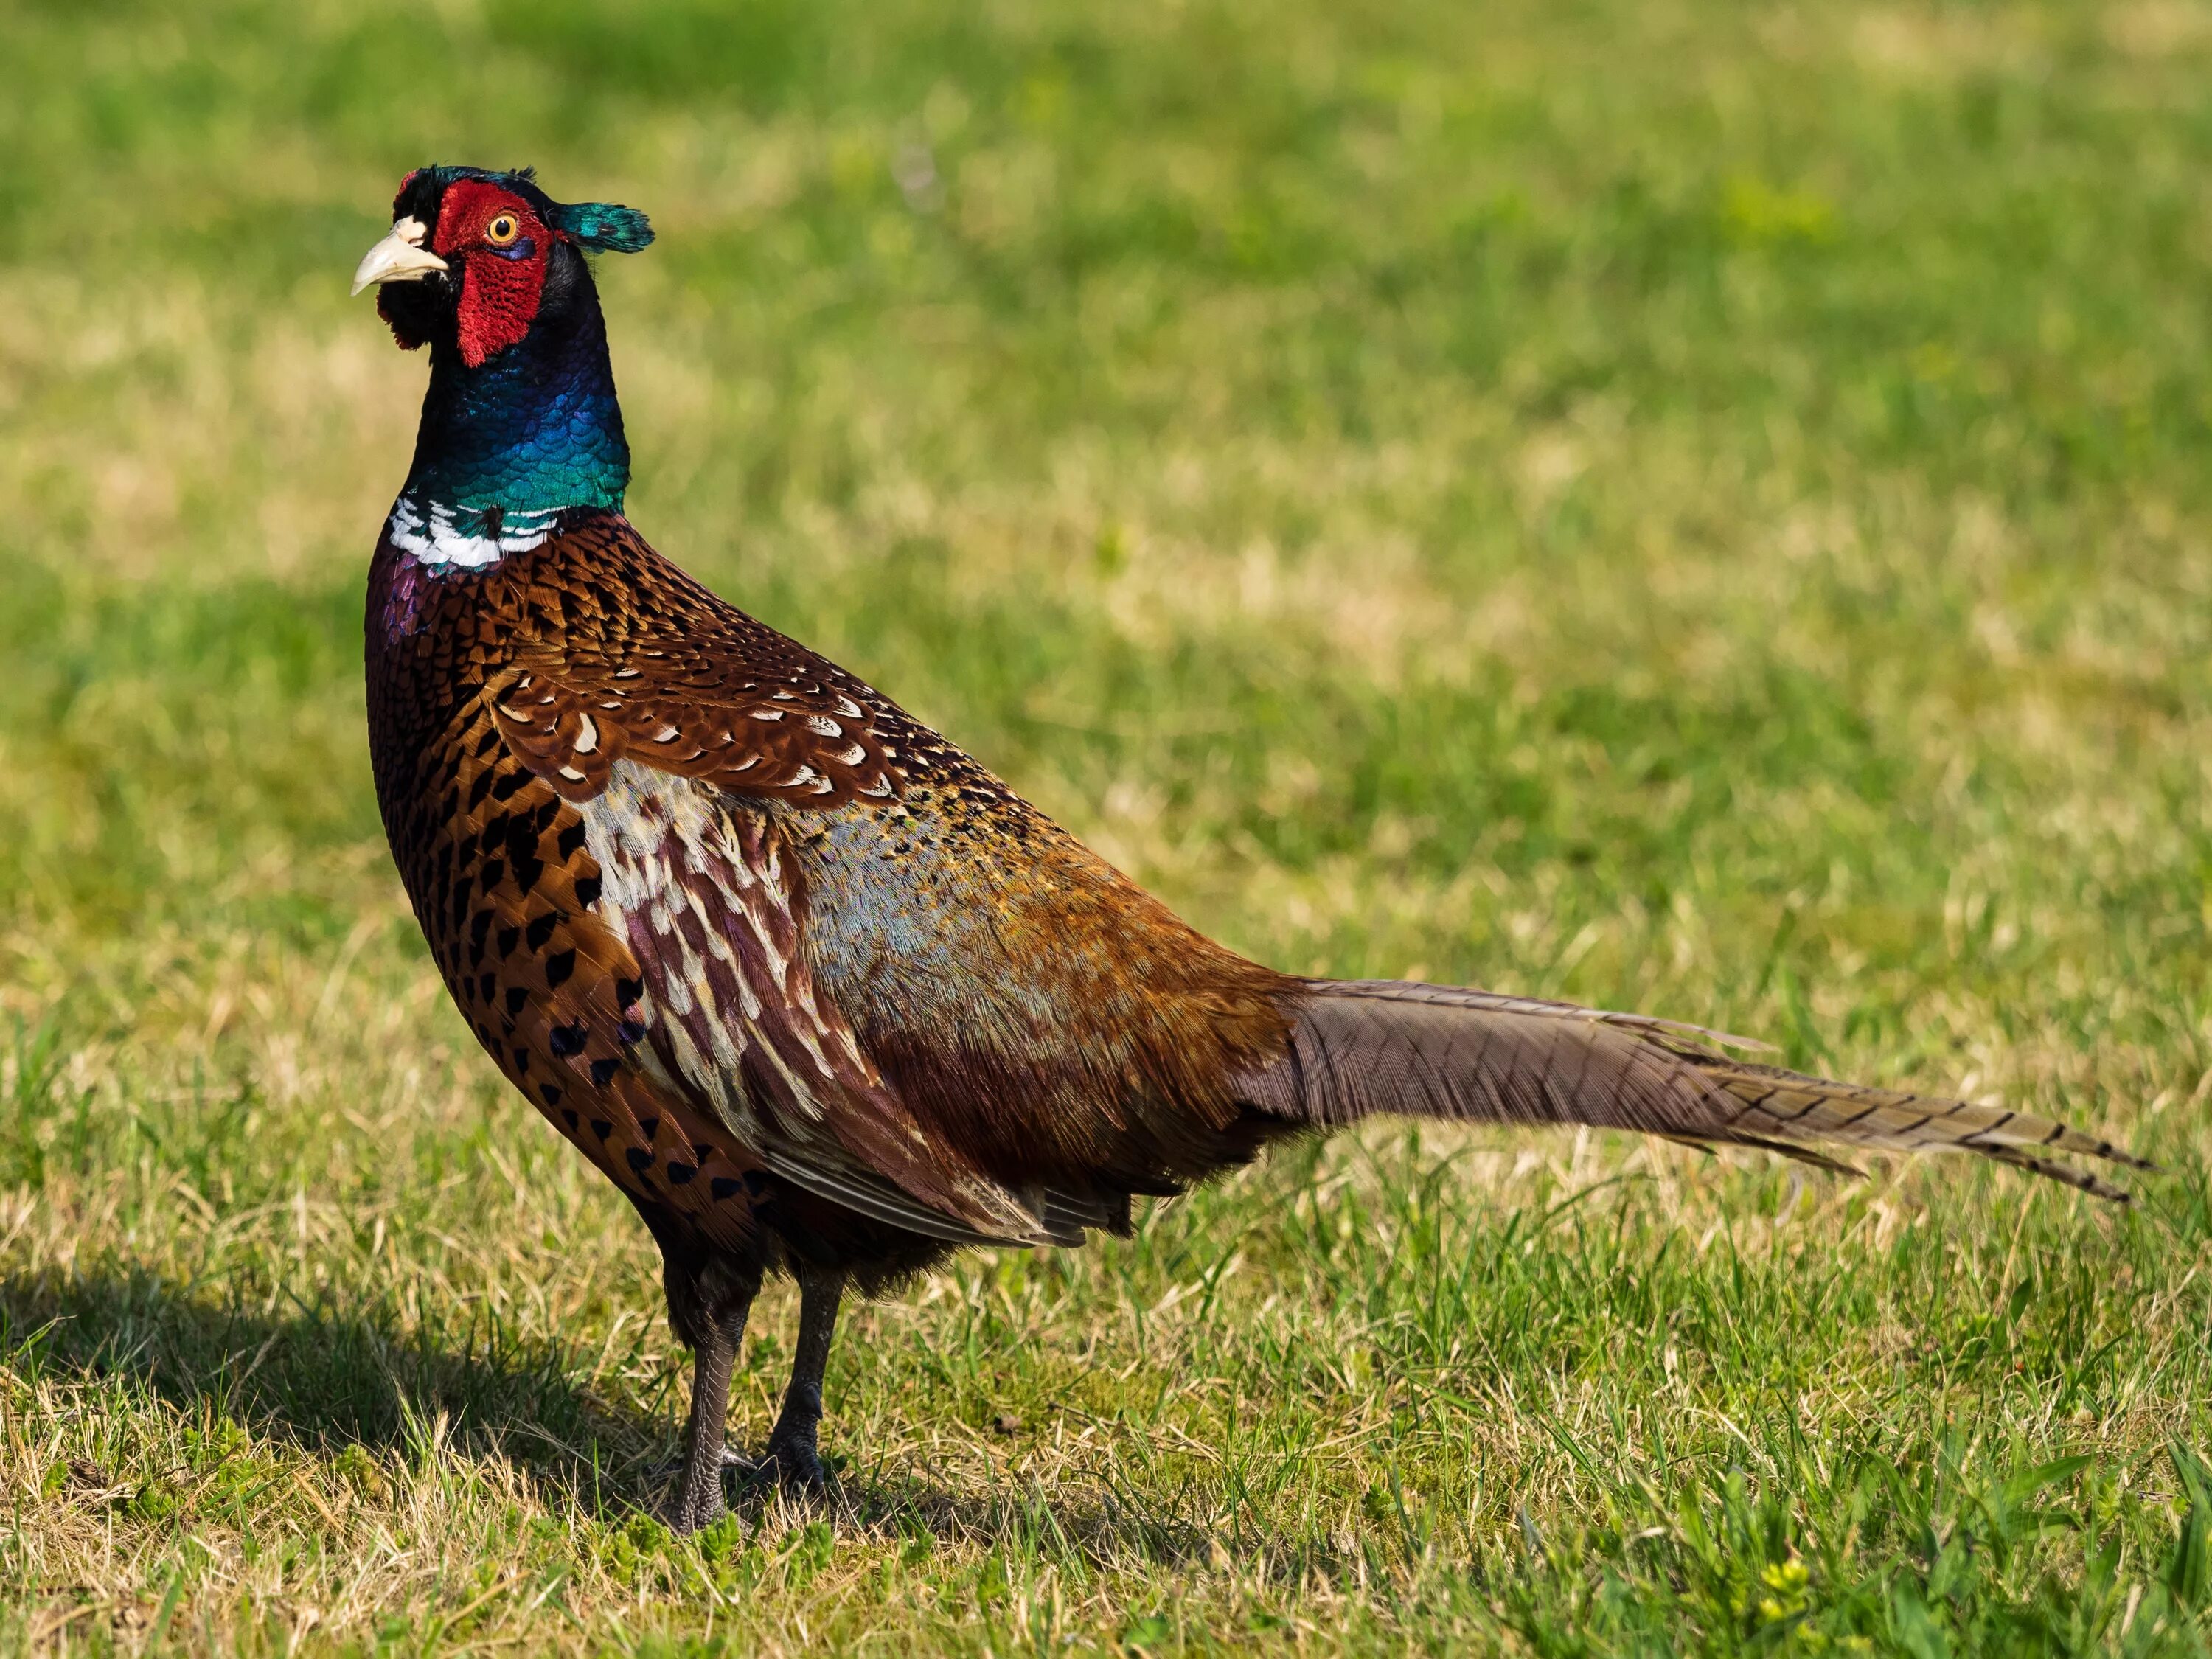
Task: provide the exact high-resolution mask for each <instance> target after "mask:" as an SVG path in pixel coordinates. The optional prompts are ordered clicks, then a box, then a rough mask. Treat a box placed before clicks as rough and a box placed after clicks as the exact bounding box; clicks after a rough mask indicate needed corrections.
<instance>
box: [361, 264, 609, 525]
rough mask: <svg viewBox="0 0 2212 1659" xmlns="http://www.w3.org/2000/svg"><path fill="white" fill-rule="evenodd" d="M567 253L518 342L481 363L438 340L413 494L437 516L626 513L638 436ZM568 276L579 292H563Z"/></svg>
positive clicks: (578, 270) (581, 273)
mask: <svg viewBox="0 0 2212 1659" xmlns="http://www.w3.org/2000/svg"><path fill="white" fill-rule="evenodd" d="M560 252H561V254H562V255H564V256H565V257H564V258H558V259H557V260H556V268H555V273H554V276H553V277H550V278H549V281H548V283H547V289H548V290H549V291H548V293H547V295H546V301H547V303H546V304H545V305H544V307H543V308H542V309H541V310H540V311H539V313H538V318H537V319H536V321H535V322H534V323H533V324H532V327H531V330H530V331H529V333H528V334H527V335H526V336H525V337H523V338H522V339H521V340H520V342H518V343H516V344H514V345H513V346H510V347H508V348H507V349H506V350H504V351H501V352H500V353H499V354H497V355H496V356H493V357H490V358H489V359H487V360H486V361H485V362H483V364H482V365H480V366H479V367H477V368H471V367H469V365H468V363H467V362H465V361H464V359H463V357H462V355H461V353H460V351H459V349H457V348H456V347H455V346H454V345H453V344H452V343H450V341H445V340H441V341H439V342H437V343H435V344H434V345H433V347H432V349H431V359H430V386H429V390H428V392H426V393H425V394H424V396H423V398H422V427H421V428H420V430H419V431H418V432H417V434H416V440H415V464H414V465H413V466H412V467H411V468H410V470H409V471H408V474H407V483H406V486H405V488H404V490H403V491H402V492H401V501H402V503H403V504H405V503H407V502H409V501H412V502H413V503H414V505H415V509H416V513H417V515H418V516H419V517H421V518H422V519H424V520H425V521H427V520H428V515H429V513H430V511H431V509H432V507H434V506H435V507H442V508H444V509H446V510H447V513H451V514H470V513H475V514H483V513H485V512H486V510H487V509H496V510H497V511H498V512H499V513H500V514H501V516H502V517H504V518H507V519H509V520H513V519H517V518H522V517H527V516H533V515H534V516H540V517H542V516H546V515H550V513H552V512H554V511H556V510H557V509H559V508H562V507H603V508H605V509H608V510H610V511H613V512H620V511H621V510H622V504H623V491H624V489H627V488H628V486H629V441H628V439H626V438H625V437H624V436H623V418H622V405H621V404H620V403H619V402H618V401H617V399H616V397H615V377H614V370H613V368H612V367H611V365H610V363H609V362H608V359H607V331H606V323H605V319H604V318H603V317H602V316H601V315H600V312H599V294H598V292H597V290H596V289H594V288H593V286H592V278H591V273H590V271H589V270H587V269H586V267H585V264H584V260H583V256H582V255H581V254H580V253H577V252H575V251H574V250H573V249H570V248H565V247H564V248H562V250H561V251H560ZM562 267H566V268H565V269H562ZM556 278H557V279H559V280H558V286H559V287H560V288H562V289H566V290H567V291H566V292H562V293H559V294H558V295H556V294H555V293H554V292H553V291H552V290H554V289H555V288H556ZM394 520H395V523H396V522H397V520H398V513H397V512H395V513H394ZM498 534H499V532H498V531H497V529H496V528H495V529H494V531H493V536H494V538H495V539H496V538H497V536H498Z"/></svg>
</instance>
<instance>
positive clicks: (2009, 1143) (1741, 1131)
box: [1238, 980, 2154, 1203]
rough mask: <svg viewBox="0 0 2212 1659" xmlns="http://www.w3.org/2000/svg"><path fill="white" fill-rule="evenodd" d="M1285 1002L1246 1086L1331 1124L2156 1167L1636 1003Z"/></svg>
mask: <svg viewBox="0 0 2212 1659" xmlns="http://www.w3.org/2000/svg"><path fill="white" fill-rule="evenodd" d="M1284 1012H1285V1013H1286V1014H1288V1015H1289V1016H1290V1017H1291V1019H1292V1021H1293V1022H1294V1030H1293V1033H1292V1036H1291V1048H1290V1051H1289V1052H1288V1053H1287V1054H1285V1056H1284V1057H1283V1058H1282V1059H1281V1060H1278V1061H1277V1062H1276V1063H1275V1064H1273V1066H1269V1067H1267V1069H1266V1070H1264V1071H1261V1072H1258V1073H1253V1074H1250V1075H1249V1076H1247V1077H1245V1078H1243V1079H1240V1081H1239V1085H1238V1093H1239V1095H1240V1096H1241V1097H1243V1099H1245V1100H1247V1101H1248V1102H1249V1103H1250V1104H1251V1105H1252V1106H1253V1107H1254V1108H1255V1109H1257V1110H1258V1111H1260V1112H1261V1113H1264V1114H1266V1115H1268V1116H1270V1117H1273V1118H1277V1119H1279V1120H1282V1121H1287V1122H1292V1123H1301V1124H1311V1125H1313V1126H1314V1127H1317V1128H1337V1127H1342V1126H1343V1125H1345V1124H1348V1123H1352V1122H1356V1121H1358V1120H1360V1119H1362V1118H1365V1117H1370V1116H1374V1115H1386V1114H1387V1115H1400V1116H1407V1117H1431V1118H1443V1119H1449V1120H1455V1121H1463V1122H1471V1123H1579V1124H1589V1125H1590V1126H1591V1127H1596V1128H1606V1129H1636V1130H1641V1131H1642V1132H1644V1133H1647V1134H1656V1135H1662V1136H1665V1137H1666V1138H1668V1139H1673V1140H1680V1141H1687V1142H1690V1143H1692V1144H1693V1145H1698V1146H1761V1147H1765V1148H1766V1149H1768V1150H1769V1151H1772V1152H1783V1153H1785V1154H1787V1155H1788V1156H1790V1157H1791V1158H1802V1159H1804V1160H1806V1161H1808V1162H1810V1163H1814V1164H1823V1165H1826V1167H1829V1168H1832V1169H1837V1170H1845V1171H1848V1172H1849V1173H1852V1174H1857V1171H1856V1170H1851V1169H1850V1165H1848V1164H1839V1163H1838V1162H1836V1161H1835V1160H1834V1159H1832V1158H1828V1157H1826V1156H1824V1155H1823V1154H1822V1153H1821V1152H1819V1151H1817V1150H1815V1149H1816V1147H1817V1146H1820V1145H1823V1144H1825V1145H1828V1146H1842V1147H1864V1148H1867V1149H1868V1150H1869V1151H1883V1152H1978V1153H1979V1154H1980V1155H1981V1156H1983V1157H1984V1158H1994V1159H1995V1160H1996V1161H1997V1162H1998V1163H2000V1164H2012V1165H2013V1166H2014V1167H2015V1168H2017V1169H2021V1170H2030V1171H2032V1172H2033V1173H2034V1174H2036V1175H2039V1176H2048V1177H2049V1178H2050V1179H2051V1180H2053V1181H2060V1182H2065V1183H2066V1184H2067V1185H2068V1186H2070V1187H2078V1188H2081V1190H2082V1191H2083V1192H2086V1193H2093V1194H2096V1195H2097V1196H2098V1197H2100V1198H2106V1199H2112V1200H2117V1201H2118V1202H2120V1203H2126V1202H2127V1201H2128V1194H2126V1193H2125V1192H2124V1191H2122V1190H2121V1189H2120V1188H2117V1187H2114V1186H2112V1184H2110V1183H2109V1182H2105V1181H2102V1180H2100V1179H2099V1178H2098V1177H2097V1176H2094V1175H2093V1174H2091V1173H2090V1172H2089V1171H2087V1170H2083V1169H2080V1168H2078V1167H2076V1166H2075V1165H2074V1164H2069V1163H2066V1162H2063V1161H2061V1158H2060V1156H2059V1155H2069V1156H2072V1157H2077V1158H2097V1159H2102V1160H2104V1161H2105V1162H2106V1163H2110V1164H2124V1165H2127V1166H2128V1167H2130V1168H2133V1169H2139V1170H2148V1169H2151V1168H2153V1167H2154V1165H2152V1164H2148V1163H2147V1162H2145V1161H2144V1160H2143V1159H2142V1158H2136V1157H2135V1156H2134V1155H2133V1154H2132V1153H2130V1152H2126V1151H2125V1150H2124V1149H2123V1148H2121V1147H2118V1146H2114V1145H2113V1144H2112V1142H2110V1141H2107V1140H2100V1139H2096V1138H2095V1137H2094V1136H2092V1135H2086V1134H2082V1133H2080V1132H2079V1131H2077V1130H2075V1129H2071V1128H2069V1127H2067V1126H2066V1125H2064V1124H2063V1123H2054V1122H2052V1121H2050V1120H2049V1119H2047V1118H2039V1117H2030V1116H2028V1115H2026V1114H2024V1113H2020V1112H2009V1111H2006V1110H2004V1109H2002V1108H2000V1107H1994V1106H1974V1105H1970V1104H1968V1103H1966V1102H1965V1101H1959V1100H1940V1099H1930V1098H1928V1097H1922V1096H1918V1095H1910V1094H1902V1093H1899V1092H1898V1091H1894V1090H1889V1089H1867V1088H1861V1087H1859V1086H1857V1085H1854V1084H1849V1083H1832V1082H1829V1081H1827V1080H1826V1079H1822V1078H1816V1077H1808V1076H1805V1075H1804V1074H1802V1073H1797V1072H1790V1071H1785V1070H1784V1069H1783V1068H1782V1067H1780V1066H1761V1065H1755V1064H1753V1063H1751V1062H1748V1061H1745V1060H1737V1059H1735V1058H1733V1057H1732V1056H1730V1055H1729V1054H1725V1053H1723V1050H1722V1048H1721V1047H1720V1046H1719V1045H1722V1044H1727V1043H1740V1042H1741V1039H1739V1038H1732V1037H1727V1036H1723V1035H1721V1034H1720V1033H1718V1032H1714V1031H1708V1030H1703V1029H1702V1028H1699V1027H1697V1026H1691V1025H1677V1024H1672V1023H1671V1022H1669V1021H1666V1020H1661V1019H1653V1018H1648V1017H1646V1016H1644V1015H1640V1014H1611V1013H1602V1012H1598V1011H1597V1010H1595V1009H1590V1008H1577V1007H1576V1006H1573V1005H1571V1004H1569V1003H1561V1002H1540V1001H1535V1000H1531V999H1528V998H1523V997H1506V996H1498V995H1495V994H1492V993H1490V992H1487V991H1475V990H1464V989H1462V988H1460V987H1456V986H1448V985H1415V984H1406V983H1400V982H1398V981H1391V980H1376V981H1334V980H1306V981H1299V982H1298V984H1297V989H1296V990H1294V991H1293V992H1292V993H1291V995H1290V997H1289V998H1288V1000H1286V1001H1285V1005H1284Z"/></svg>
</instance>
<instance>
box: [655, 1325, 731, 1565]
mask: <svg viewBox="0 0 2212 1659" xmlns="http://www.w3.org/2000/svg"><path fill="white" fill-rule="evenodd" d="M751 1311H752V1296H751V1294H750V1291H748V1292H747V1293H746V1294H745V1295H744V1296H743V1297H738V1298H735V1299H733V1300H732V1302H730V1303H729V1304H726V1305H725V1306H724V1307H723V1308H722V1309H721V1310H719V1311H718V1312H717V1313H716V1314H715V1315H714V1316H712V1317H711V1318H710V1319H708V1321H707V1322H705V1325H704V1328H703V1329H702V1332H701V1334H700V1338H699V1341H698V1343H697V1345H696V1347H695V1349H694V1350H693V1358H692V1370H691V1420H690V1424H689V1425H687V1426H686V1428H685V1430H684V1469H683V1473H682V1474H681V1475H680V1476H679V1477H678V1480H677V1484H676V1490H675V1491H674V1492H672V1493H671V1495H670V1500H669V1504H668V1506H667V1508H666V1510H665V1518H666V1520H667V1522H668V1524H669V1526H670V1528H671V1529H672V1530H674V1531H676V1532H678V1533H690V1532H696V1531H697V1530H698V1529H699V1528H702V1527H703V1526H706V1525H708V1524H709V1523H710V1522H714V1521H716V1520H719V1519H720V1517H721V1515H722V1510H723V1504H722V1470H723V1469H724V1468H725V1467H726V1465H727V1464H728V1462H731V1461H732V1460H730V1459H729V1458H728V1457H727V1456H726V1455H725V1453H724V1451H723V1449H722V1439H723V1436H724V1435H725V1433H726V1432H727V1429H728V1419H729V1412H730V1368H731V1367H732V1365H733V1364H736V1362H737V1358H738V1344H739V1343H740V1342H742V1341H744V1335H745V1316H746V1315H747V1314H749V1313H750V1312H751Z"/></svg>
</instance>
